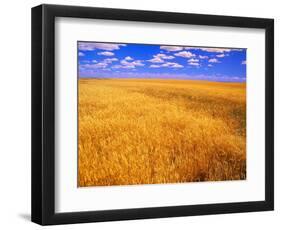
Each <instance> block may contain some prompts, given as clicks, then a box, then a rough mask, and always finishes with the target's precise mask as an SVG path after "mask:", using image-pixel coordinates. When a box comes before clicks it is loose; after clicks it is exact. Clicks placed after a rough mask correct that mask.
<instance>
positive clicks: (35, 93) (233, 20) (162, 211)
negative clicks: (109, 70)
mask: <svg viewBox="0 0 281 230" xmlns="http://www.w3.org/2000/svg"><path fill="white" fill-rule="evenodd" d="M56 17H71V18H88V19H110V20H125V21H138V22H155V23H173V24H192V25H211V26H228V27H241V28H262V29H265V34H266V38H265V43H266V44H265V47H266V50H265V92H266V98H265V101H266V104H265V109H266V114H265V118H266V121H265V122H266V127H265V143H266V146H265V150H264V151H265V200H264V201H254V202H253V201H249V202H239V203H220V204H203V205H188V206H184V205H183V206H172V207H157V208H138V209H122V210H106V211H87V212H71V213H70V212H67V213H55V47H54V42H55V39H54V37H55V30H54V26H55V18H56ZM273 209H274V20H273V19H263V18H247V17H230V16H214V15H202V14H185V13H171V12H153V11H139V10H125V9H110V8H93V7H80V6H79V7H78V6H62V5H39V6H36V7H34V8H32V207H31V214H32V221H33V222H35V223H38V224H41V225H53V224H71V223H84V222H99V221H116V220H130V219H143V218H163V217H178V216H194V215H206V214H222V213H237V212H252V211H267V210H273Z"/></svg>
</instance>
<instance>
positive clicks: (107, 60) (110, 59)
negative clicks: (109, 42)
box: [103, 58, 118, 63]
mask: <svg viewBox="0 0 281 230" xmlns="http://www.w3.org/2000/svg"><path fill="white" fill-rule="evenodd" d="M103 61H104V62H105V63H112V62H114V61H118V59H117V58H106V59H104V60H103Z"/></svg>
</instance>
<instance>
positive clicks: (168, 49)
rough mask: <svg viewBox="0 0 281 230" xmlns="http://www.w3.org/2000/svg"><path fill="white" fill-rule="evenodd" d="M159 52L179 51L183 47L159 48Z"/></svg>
mask: <svg viewBox="0 0 281 230" xmlns="http://www.w3.org/2000/svg"><path fill="white" fill-rule="evenodd" d="M160 49H161V50H166V51H181V50H183V47H181V46H160Z"/></svg>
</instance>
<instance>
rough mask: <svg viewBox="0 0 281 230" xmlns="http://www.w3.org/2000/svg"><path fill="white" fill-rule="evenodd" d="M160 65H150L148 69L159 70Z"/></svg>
mask: <svg viewBox="0 0 281 230" xmlns="http://www.w3.org/2000/svg"><path fill="white" fill-rule="evenodd" d="M160 67H161V66H160V65H150V66H149V68H160Z"/></svg>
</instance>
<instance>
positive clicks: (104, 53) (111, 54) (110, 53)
mask: <svg viewBox="0 0 281 230" xmlns="http://www.w3.org/2000/svg"><path fill="white" fill-rule="evenodd" d="M98 55H104V56H114V53H112V52H109V51H104V52H99V53H98Z"/></svg>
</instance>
